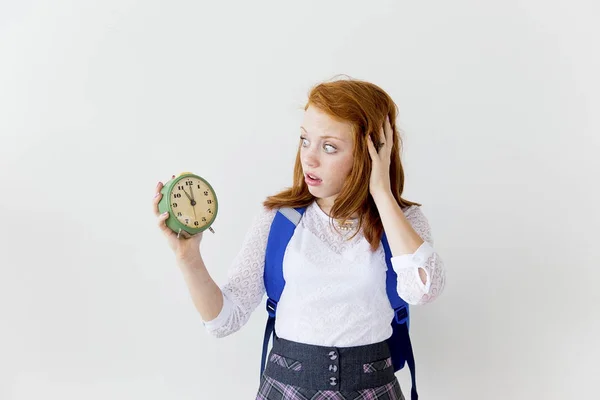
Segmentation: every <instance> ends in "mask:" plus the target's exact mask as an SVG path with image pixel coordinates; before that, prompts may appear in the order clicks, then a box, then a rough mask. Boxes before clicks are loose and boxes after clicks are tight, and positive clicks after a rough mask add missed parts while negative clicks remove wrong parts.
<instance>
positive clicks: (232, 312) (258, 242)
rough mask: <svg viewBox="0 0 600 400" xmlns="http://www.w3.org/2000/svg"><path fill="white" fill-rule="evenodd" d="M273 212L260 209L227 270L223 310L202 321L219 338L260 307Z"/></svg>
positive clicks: (237, 328) (245, 320) (233, 329)
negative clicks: (211, 318) (208, 319)
mask: <svg viewBox="0 0 600 400" xmlns="http://www.w3.org/2000/svg"><path fill="white" fill-rule="evenodd" d="M276 212H277V211H276V210H268V209H266V208H265V207H262V209H261V211H260V212H259V213H258V214H257V215H256V216H255V217H254V220H253V221H252V224H251V226H250V229H248V231H247V233H246V236H245V238H244V241H243V244H242V247H241V249H240V251H239V252H238V254H237V255H236V257H235V258H234V260H233V263H232V265H231V267H230V269H229V271H228V280H227V283H226V284H225V285H223V286H222V287H221V291H222V292H223V308H222V309H221V312H220V313H219V315H218V316H217V317H216V318H215V319H213V320H210V321H202V322H203V324H204V326H205V327H206V329H207V331H208V332H209V333H210V334H212V335H213V336H216V337H218V338H221V337H224V336H227V335H230V334H232V333H234V332H236V331H238V330H239V329H240V328H241V327H242V326H244V324H246V322H247V321H248V319H249V317H250V314H252V312H253V311H254V310H255V309H256V307H257V306H258V305H259V304H260V302H261V300H262V298H263V296H264V294H265V285H264V281H263V272H264V263H265V251H266V248H267V239H268V236H269V230H270V227H271V223H272V222H273V218H274V216H275V213H276Z"/></svg>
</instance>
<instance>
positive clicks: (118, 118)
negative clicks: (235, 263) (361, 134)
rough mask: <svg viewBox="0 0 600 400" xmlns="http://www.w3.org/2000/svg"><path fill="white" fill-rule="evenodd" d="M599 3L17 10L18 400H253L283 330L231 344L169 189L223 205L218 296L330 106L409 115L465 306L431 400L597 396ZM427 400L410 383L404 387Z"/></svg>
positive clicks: (437, 309)
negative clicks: (199, 302) (323, 91)
mask: <svg viewBox="0 0 600 400" xmlns="http://www.w3.org/2000/svg"><path fill="white" fill-rule="evenodd" d="M599 17H600V6H599V5H598V3H597V2H595V1H591V0H590V1H583V0H578V1H570V2H566V1H562V2H559V1H541V0H540V1H515V0H509V1H503V2H491V1H488V2H482V1H474V0H471V1H469V0H458V1H451V2H450V1H439V0H438V1H428V2H422V1H421V2H415V1H369V2H366V1H329V2H325V1H306V0H305V1H296V2H284V1H237V2H214V1H213V2H206V1H205V2H198V1H171V2H167V1H162V2H159V1H133V0H119V1H115V0H109V1H102V2H100V1H89V0H87V1H83V0H78V1H75V0H72V1H65V0H61V1H52V2H42V1H18V2H17V1H12V2H8V1H2V2H0V135H1V142H0V162H1V165H0V166H1V168H0V178H1V185H0V226H1V229H0V318H1V319H0V321H1V322H0V324H1V325H0V377H1V378H0V399H6V400H26V399H27V400H29V399H40V398H44V399H60V400H71V399H77V400H79V399H88V400H95V399H102V400H104V399H115V400H116V399H133V398H135V399H138V398H139V399H142V398H143V399H147V400H154V399H209V398H225V399H254V396H255V393H256V389H257V387H258V378H259V367H260V353H261V348H262V336H263V332H264V323H265V321H266V311H265V310H264V301H263V304H261V305H260V306H259V307H258V309H257V310H256V311H255V313H254V314H253V315H252V317H251V319H250V321H249V322H248V324H247V325H246V326H245V327H244V328H243V329H242V330H241V331H239V332H237V333H236V334H234V335H232V336H229V337H227V338H224V339H215V338H213V337H211V336H209V335H208V334H207V333H206V331H205V330H204V327H203V326H202V324H201V320H200V316H199V314H198V313H197V312H196V311H195V309H194V307H193V304H192V302H191V299H190V297H189V293H188V291H187V287H186V285H185V283H184V281H183V278H182V275H181V273H180V271H179V270H178V268H177V267H176V265H175V260H174V256H173V254H172V252H171V251H170V249H169V248H168V247H167V244H166V241H165V239H164V238H163V236H162V235H161V233H160V232H159V230H158V228H157V227H156V220H155V217H154V215H153V214H152V210H151V204H152V196H153V194H154V188H155V185H156V183H157V182H158V181H159V180H160V181H163V182H164V181H166V180H168V179H169V178H170V176H171V175H172V174H178V173H180V172H182V171H192V172H194V173H197V174H199V175H201V176H203V177H205V178H206V179H207V180H208V181H209V182H210V183H211V184H212V185H213V187H214V188H215V190H216V192H217V196H218V200H219V214H218V218H217V220H216V222H215V224H214V225H213V228H214V229H215V234H214V235H213V234H212V233H209V232H206V233H205V234H204V238H203V241H202V244H201V249H202V254H203V256H204V259H205V261H206V263H207V265H208V268H209V270H210V272H211V274H212V276H213V277H214V279H215V280H216V281H217V282H218V283H219V284H224V283H225V280H226V275H227V269H228V268H229V266H230V265H231V262H232V260H233V256H234V254H235V252H237V251H238V250H239V247H240V245H241V242H242V239H243V237H244V235H245V233H246V230H247V229H248V228H249V226H250V222H251V220H252V218H253V217H254V215H255V213H256V212H257V211H258V209H259V207H260V204H261V202H262V200H263V199H264V198H265V197H266V196H267V195H270V194H273V193H275V192H277V191H279V190H281V189H283V188H285V187H287V186H289V185H291V179H292V169H293V163H294V159H295V154H296V149H297V145H298V136H299V134H300V131H299V125H300V121H301V118H302V107H303V106H304V102H305V101H306V95H307V93H308V91H309V90H310V87H311V86H312V85H314V84H316V83H318V82H320V81H325V80H328V79H331V78H333V77H334V76H336V75H338V74H346V75H348V76H351V77H354V78H358V79H365V80H368V81H371V82H373V83H375V84H377V85H380V86H381V87H382V88H384V89H385V90H386V91H388V93H389V94H390V95H391V96H392V98H393V99H394V100H395V101H396V103H397V104H398V107H399V110H400V115H399V118H398V121H397V123H398V125H399V127H400V128H401V129H402V134H403V139H404V152H403V154H402V156H403V162H404V166H405V170H406V190H405V193H404V195H405V197H406V198H408V199H410V200H413V201H417V202H420V203H422V204H423V211H424V212H425V214H426V215H427V217H428V218H429V220H430V223H431V226H432V229H433V235H434V239H435V244H436V249H437V250H438V252H439V253H440V255H441V256H442V257H443V258H444V261H445V263H446V267H447V286H446V290H445V292H444V293H443V295H442V296H441V297H440V298H439V299H438V300H437V301H435V302H434V303H432V304H429V305H426V306H420V307H413V308H412V322H411V332H412V338H413V346H414V349H415V355H416V361H417V373H418V375H417V379H418V388H419V392H420V394H421V398H422V399H461V400H464V399H490V400H494V399H498V400H500V399H530V398H536V399H541V398H544V399H582V398H591V397H593V396H596V395H594V393H597V392H598V388H597V385H596V383H595V380H596V379H597V375H598V372H600V369H599V368H598V362H597V360H598V359H599V358H600V350H599V349H600V346H599V344H598V337H600V329H599V325H600V322H599V321H600V318H599V312H598V308H597V307H598V306H597V305H598V304H599V303H600V295H599V294H598V283H599V282H600V272H599V267H598V266H599V261H600V257H599V255H598V245H597V239H598V228H599V227H600V226H599V225H600V221H599V216H598V212H597V210H596V208H595V207H596V206H597V204H598V201H599V196H598V188H597V182H598V176H599V172H600V165H599V164H600V162H599V161H598V151H599V150H600V129H599V128H600V123H599V116H598V115H599V111H600V95H599V92H600V79H599V77H598V71H599V70H600V55H599V48H598V38H599V37H600V28H599V25H598V24H597V21H598V19H599ZM398 376H399V378H400V381H401V383H402V386H403V390H404V393H405V394H406V395H408V394H409V392H410V379H409V378H410V374H409V373H408V371H407V370H406V371H401V372H399V373H398Z"/></svg>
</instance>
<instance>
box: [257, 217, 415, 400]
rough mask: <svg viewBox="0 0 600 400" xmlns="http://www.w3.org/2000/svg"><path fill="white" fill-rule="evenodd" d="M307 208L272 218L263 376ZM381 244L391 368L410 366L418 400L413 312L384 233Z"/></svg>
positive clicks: (268, 258) (262, 363)
mask: <svg viewBox="0 0 600 400" xmlns="http://www.w3.org/2000/svg"><path fill="white" fill-rule="evenodd" d="M304 211H306V207H298V208H291V207H284V208H280V209H279V210H278V211H277V212H276V213H275V217H274V218H273V222H272V223H271V228H270V231H269V237H268V241H267V248H266V254H265V268H264V277H263V279H264V283H265V288H266V292H267V304H266V308H267V312H268V318H267V323H266V327H265V336H264V341H263V350H262V360H261V366H260V374H261V377H262V373H263V371H264V370H265V361H266V357H267V349H268V345H269V340H270V338H271V337H272V336H273V335H274V328H275V315H276V311H277V303H278V302H279V298H280V296H281V293H282V291H283V287H284V286H285V280H284V279H283V256H284V254H285V250H286V247H287V245H288V242H289V241H290V239H291V238H292V235H293V234H294V230H295V229H296V226H297V225H298V223H299V222H300V219H301V218H302V215H303V214H304ZM381 243H382V245H383V248H384V251H385V260H386V263H387V266H388V268H387V272H386V291H387V295H388V299H389V300H390V304H391V306H392V308H393V309H394V314H395V315H394V318H393V319H392V321H391V325H392V331H393V332H392V335H391V336H390V338H389V339H388V340H387V341H388V346H389V348H390V352H391V358H392V365H393V368H394V372H396V371H398V370H400V369H402V368H403V367H404V365H405V364H408V367H409V369H410V373H411V380H412V389H411V400H417V399H418V395H417V389H416V379H415V361H414V356H413V351H412V345H411V342H410V336H409V333H408V332H409V327H410V313H409V307H408V303H406V301H404V300H403V299H402V298H401V297H400V296H399V295H398V293H397V288H396V283H397V275H396V272H395V271H394V269H393V268H392V263H391V257H392V254H391V251H390V248H389V244H388V241H387V237H386V235H385V232H384V233H383V237H382V238H381Z"/></svg>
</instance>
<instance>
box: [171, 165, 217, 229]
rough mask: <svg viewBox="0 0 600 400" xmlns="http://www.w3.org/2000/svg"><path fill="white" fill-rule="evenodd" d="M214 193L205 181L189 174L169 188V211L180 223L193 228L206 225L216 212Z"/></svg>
mask: <svg viewBox="0 0 600 400" xmlns="http://www.w3.org/2000/svg"><path fill="white" fill-rule="evenodd" d="M216 207H217V201H216V199H215V193H214V192H213V191H212V189H211V188H210V186H209V185H207V184H206V182H205V181H203V180H201V179H198V178H196V177H193V176H190V177H185V178H183V179H181V180H179V181H178V182H177V183H176V184H175V185H174V186H173V189H172V190H171V211H172V212H173V215H175V217H176V218H177V220H179V222H180V223H182V224H184V225H186V226H188V227H190V228H194V229H198V228H202V227H203V226H205V225H208V224H209V223H210V222H211V221H212V220H213V218H214V216H215V213H216Z"/></svg>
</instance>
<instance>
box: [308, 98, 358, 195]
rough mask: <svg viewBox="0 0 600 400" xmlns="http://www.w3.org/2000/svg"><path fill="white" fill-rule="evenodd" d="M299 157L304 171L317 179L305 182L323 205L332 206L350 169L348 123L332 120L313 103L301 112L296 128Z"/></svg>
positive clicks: (350, 140)
mask: <svg viewBox="0 0 600 400" xmlns="http://www.w3.org/2000/svg"><path fill="white" fill-rule="evenodd" d="M300 138H301V141H302V143H301V146H302V147H301V149H300V160H301V162H302V169H303V171H304V174H305V178H306V174H307V173H310V174H312V175H316V176H317V177H319V178H320V179H321V182H320V184H319V185H317V186H311V185H308V189H309V191H310V192H311V194H313V195H314V196H315V197H318V198H320V199H323V200H324V202H323V204H329V205H333V201H334V200H335V198H336V197H337V195H338V193H339V192H340V190H341V189H342V186H343V184H344V181H345V180H346V178H347V177H348V174H349V173H350V171H351V170H352V163H353V160H354V158H353V156H352V152H353V149H354V143H353V140H352V128H351V126H350V124H347V123H344V122H340V121H336V120H334V119H333V118H331V117H330V116H329V115H327V114H325V113H323V112H322V111H321V110H319V109H318V108H316V107H314V106H309V107H308V109H307V110H306V111H305V112H304V118H303V120H302V126H301V127H300Z"/></svg>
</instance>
